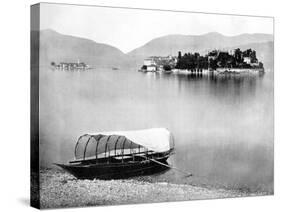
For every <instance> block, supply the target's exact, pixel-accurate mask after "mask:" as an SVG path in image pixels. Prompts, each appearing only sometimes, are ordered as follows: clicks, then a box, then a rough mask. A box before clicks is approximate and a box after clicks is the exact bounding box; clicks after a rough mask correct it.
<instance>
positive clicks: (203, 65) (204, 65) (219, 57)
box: [176, 48, 263, 71]
mask: <svg viewBox="0 0 281 212" xmlns="http://www.w3.org/2000/svg"><path fill="white" fill-rule="evenodd" d="M246 58H247V60H246ZM255 67H258V68H263V64H262V63H258V59H257V57H256V51H254V50H252V49H247V50H245V51H241V50H240V49H239V48H238V49H235V50H234V54H230V53H229V52H226V51H225V52H224V51H217V50H213V51H211V52H209V53H208V54H207V55H205V56H201V55H200V54H199V53H197V52H195V53H193V54H192V53H185V54H184V55H183V56H182V55H181V52H179V54H178V60H177V64H176V68H177V69H186V70H191V71H196V70H197V71H201V70H202V69H212V70H216V69H217V68H255Z"/></svg>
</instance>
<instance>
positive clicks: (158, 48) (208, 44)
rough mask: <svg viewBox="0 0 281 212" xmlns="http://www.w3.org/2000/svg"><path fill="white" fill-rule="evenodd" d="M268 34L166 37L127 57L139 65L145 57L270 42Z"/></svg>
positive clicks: (214, 34)
mask: <svg viewBox="0 0 281 212" xmlns="http://www.w3.org/2000/svg"><path fill="white" fill-rule="evenodd" d="M272 41H273V36H272V35H269V34H241V35H237V36H224V35H222V34H219V33H216V32H211V33H207V34H204V35H167V36H163V37H159V38H156V39H153V40H151V41H150V42H148V43H146V44H145V45H143V46H141V47H139V48H137V49H135V50H133V51H131V52H129V53H128V55H129V56H130V57H131V59H132V60H133V61H135V63H137V64H139V63H141V61H142V60H143V59H144V58H145V57H149V56H152V55H159V56H167V55H169V54H171V55H177V53H178V51H181V52H183V53H185V52H199V53H206V52H207V51H208V50H213V49H224V48H230V47H240V46H244V45H249V44H251V43H253V44H255V45H256V46H257V44H259V43H265V42H272Z"/></svg>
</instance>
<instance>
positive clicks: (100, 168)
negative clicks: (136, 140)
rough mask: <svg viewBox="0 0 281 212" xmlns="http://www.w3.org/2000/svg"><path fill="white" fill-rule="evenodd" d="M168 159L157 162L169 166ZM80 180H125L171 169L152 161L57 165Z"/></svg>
mask: <svg viewBox="0 0 281 212" xmlns="http://www.w3.org/2000/svg"><path fill="white" fill-rule="evenodd" d="M166 160H167V157H165V158H161V159H159V160H157V162H160V163H163V164H167V162H166ZM56 165H57V166H59V167H61V168H63V169H64V170H66V171H67V172H69V173H70V174H72V175H74V176H75V177H76V178H78V179H95V178H96V179H105V180H109V179H124V178H129V177H134V176H143V175H152V174H157V173H162V172H164V171H167V170H169V167H167V166H164V165H161V164H159V163H156V162H153V161H151V160H143V161H136V162H133V161H130V162H124V163H101V164H69V165H68V164H56Z"/></svg>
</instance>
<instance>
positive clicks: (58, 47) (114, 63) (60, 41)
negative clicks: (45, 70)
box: [40, 30, 131, 68]
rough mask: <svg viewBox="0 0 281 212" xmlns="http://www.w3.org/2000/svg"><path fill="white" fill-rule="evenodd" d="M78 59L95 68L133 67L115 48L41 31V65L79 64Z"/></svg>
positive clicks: (54, 32) (50, 31)
mask: <svg viewBox="0 0 281 212" xmlns="http://www.w3.org/2000/svg"><path fill="white" fill-rule="evenodd" d="M78 59H79V60H80V61H83V62H85V63H86V64H89V65H91V66H92V67H94V68H100V67H109V68H111V67H119V68H120V67H126V66H130V65H131V62H130V61H129V57H127V55H126V54H124V53H123V52H121V51H120V50H119V49H117V48H115V47H113V46H110V45H107V44H102V43H97V42H94V41H92V40H88V39H84V38H79V37H74V36H69V35H63V34H60V33H58V32H56V31H53V30H42V31H40V62H41V65H50V63H51V62H55V63H59V62H77V60H78Z"/></svg>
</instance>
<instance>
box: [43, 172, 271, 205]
mask: <svg viewBox="0 0 281 212" xmlns="http://www.w3.org/2000/svg"><path fill="white" fill-rule="evenodd" d="M264 195H270V193H267V192H254V193H253V192H252V193H251V192H245V191H239V190H227V189H218V188H203V187H199V186H194V185H189V184H173V183H167V182H146V181H139V180H136V179H122V180H97V179H95V180H78V179H76V178H74V177H73V176H71V175H70V174H68V173H65V172H62V171H60V170H55V169H46V170H42V171H41V172H40V201H41V207H42V208H60V207H83V206H98V205H121V204H136V203H157V202H172V201H187V200H199V199H201V200H202V199H217V198H233V197H247V196H264Z"/></svg>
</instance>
